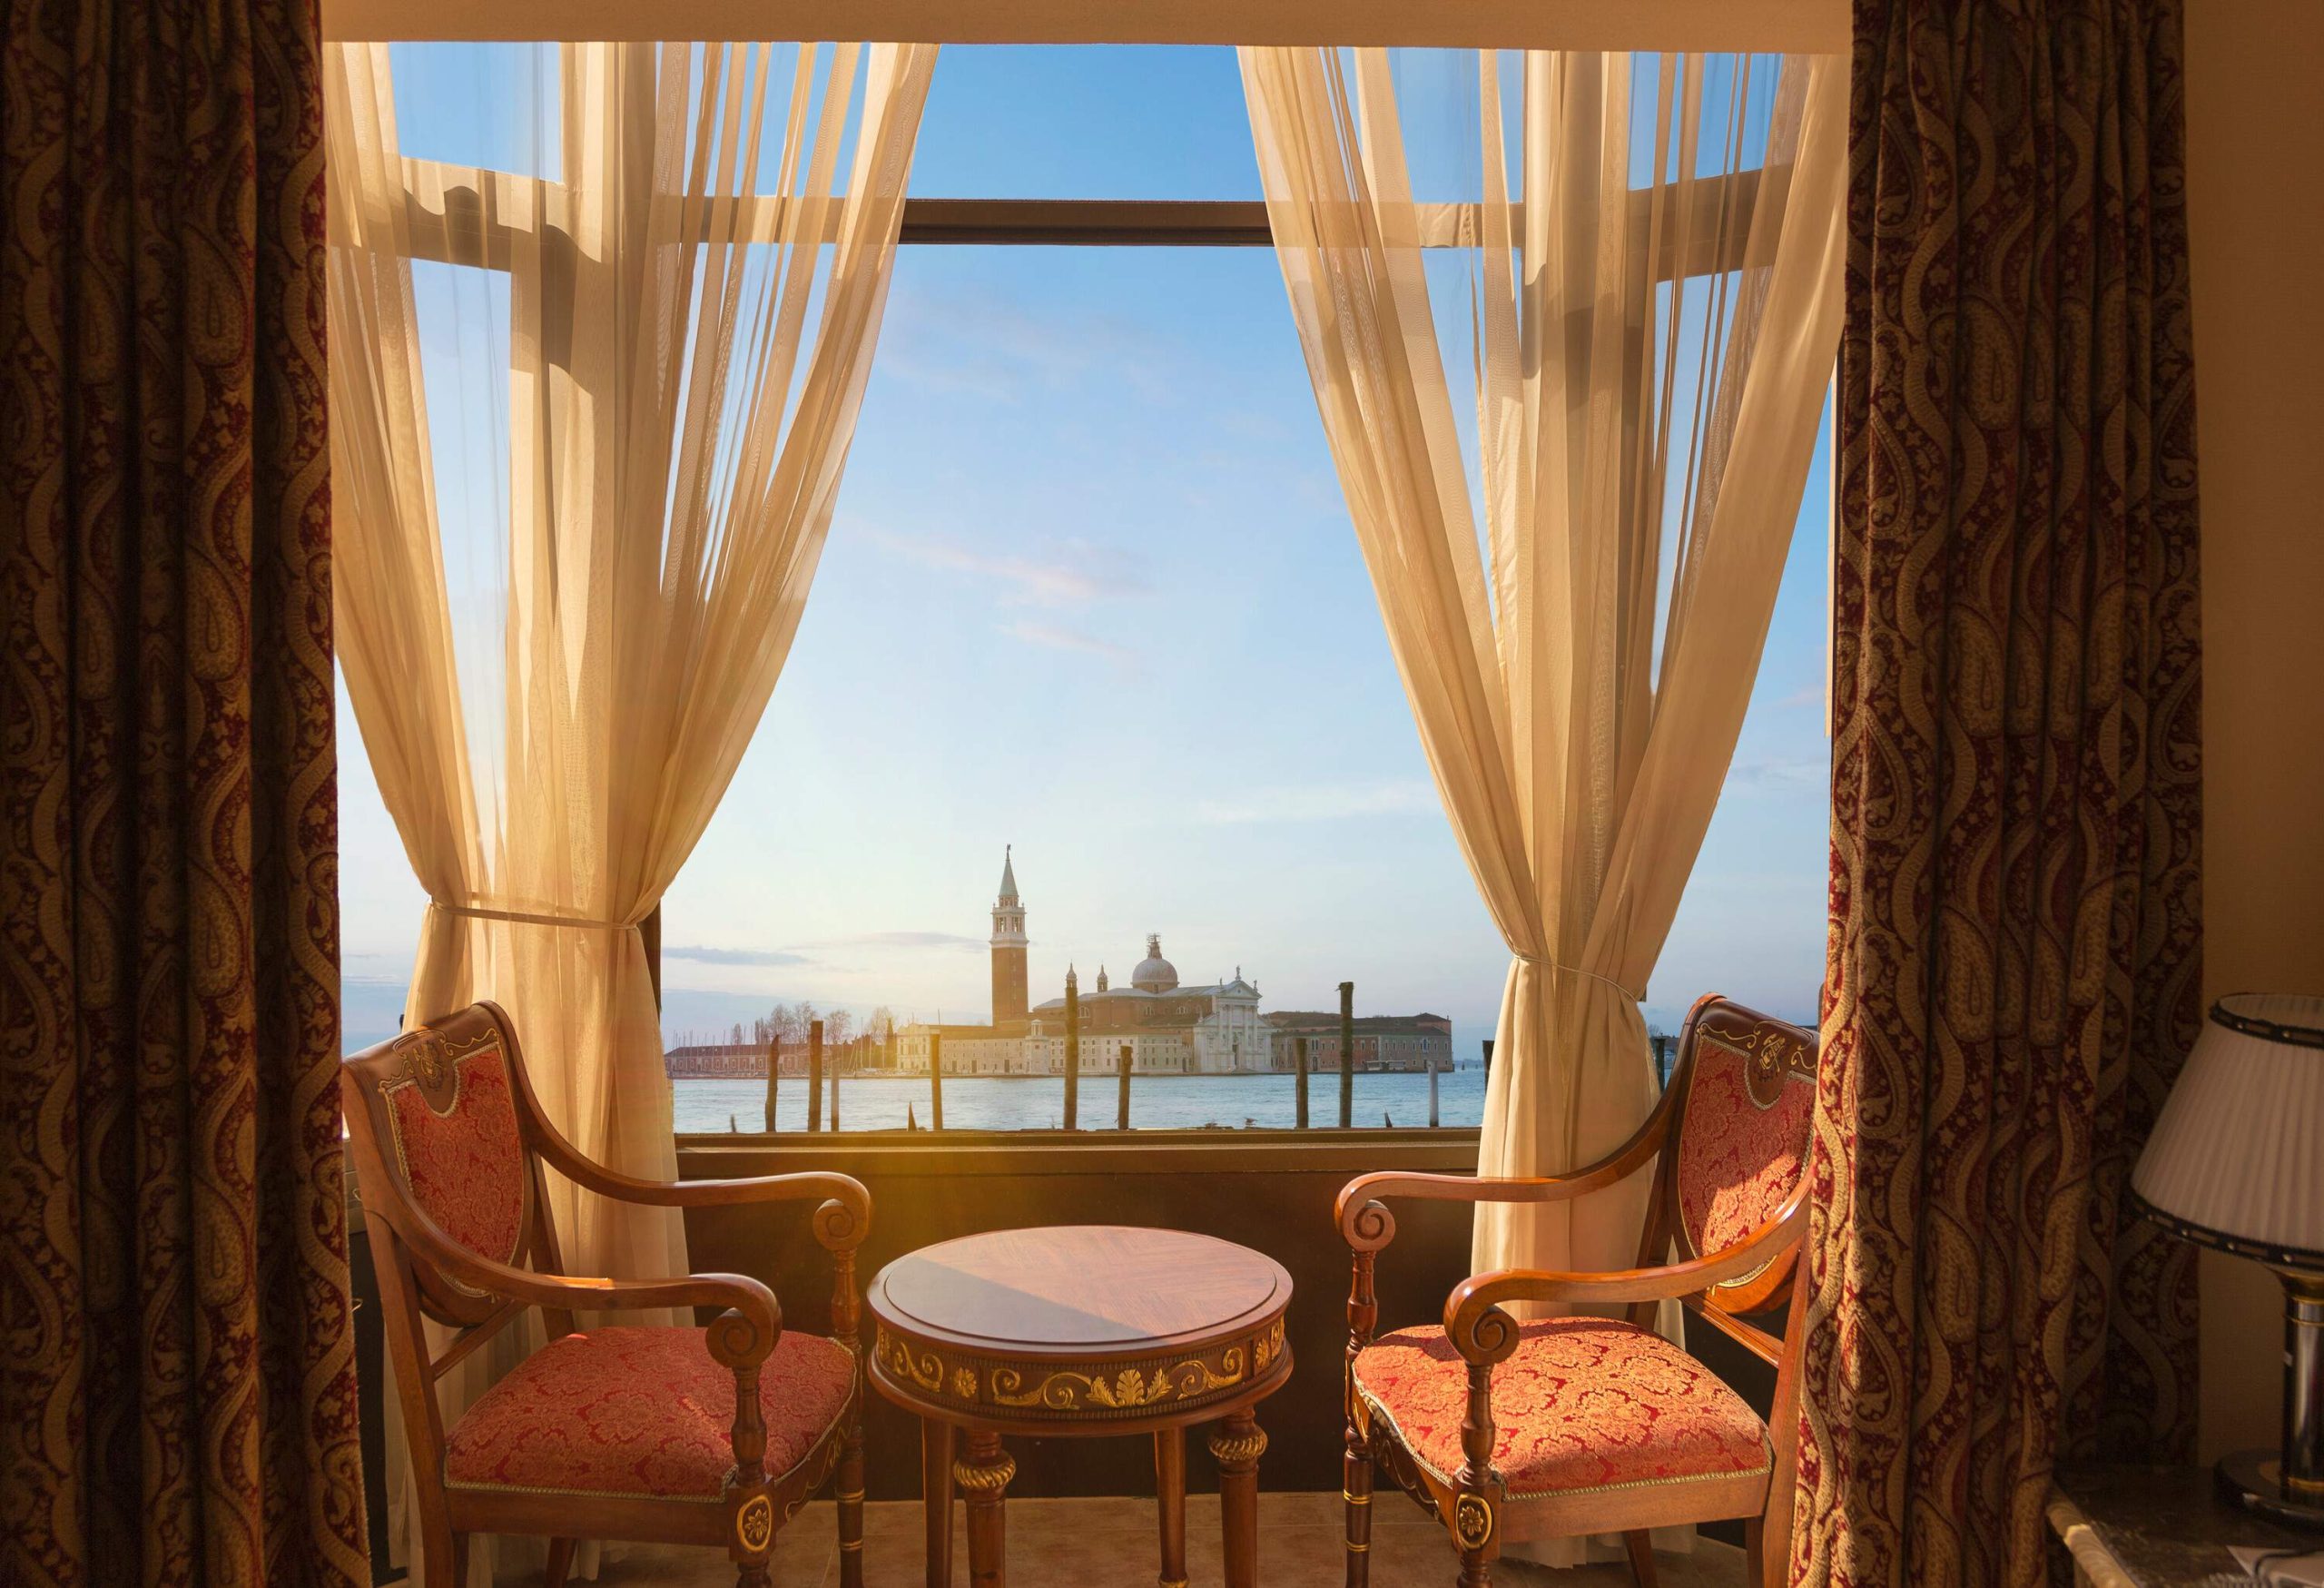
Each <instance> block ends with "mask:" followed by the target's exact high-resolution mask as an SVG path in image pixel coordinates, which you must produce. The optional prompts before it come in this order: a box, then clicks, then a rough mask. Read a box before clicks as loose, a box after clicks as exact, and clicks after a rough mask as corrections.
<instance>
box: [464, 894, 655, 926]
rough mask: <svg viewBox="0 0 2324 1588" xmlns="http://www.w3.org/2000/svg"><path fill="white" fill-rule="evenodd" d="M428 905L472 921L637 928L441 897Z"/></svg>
mask: <svg viewBox="0 0 2324 1588" xmlns="http://www.w3.org/2000/svg"><path fill="white" fill-rule="evenodd" d="M428 908H429V909H430V910H441V911H442V912H444V913H445V914H447V915H458V916H463V917H465V918H467V919H468V920H470V921H513V922H516V923H517V925H519V926H577V927H580V928H581V929H582V930H584V931H587V932H634V931H635V930H636V929H637V922H635V921H591V920H589V919H588V918H587V917H586V916H581V915H535V914H531V913H528V912H526V911H522V910H487V909H484V908H482V907H481V906H479V905H475V904H448V903H446V902H444V901H443V900H441V899H430V900H428Z"/></svg>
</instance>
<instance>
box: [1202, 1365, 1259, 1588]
mask: <svg viewBox="0 0 2324 1588" xmlns="http://www.w3.org/2000/svg"><path fill="white" fill-rule="evenodd" d="M1266 1447H1267V1436H1266V1435H1265V1434H1264V1433H1262V1432H1260V1430H1259V1425H1258V1424H1257V1422H1256V1421H1255V1420H1254V1419H1253V1417H1252V1415H1251V1408H1250V1407H1248V1406H1238V1407H1236V1409H1235V1410H1234V1411H1232V1412H1230V1413H1228V1414H1227V1415H1226V1421H1225V1422H1223V1423H1221V1424H1219V1425H1218V1426H1217V1427H1216V1428H1215V1429H1213V1430H1212V1432H1211V1435H1210V1454H1211V1455H1212V1456H1214V1457H1215V1458H1216V1460H1217V1462H1218V1518H1219V1524H1220V1528H1221V1530H1222V1531H1223V1532H1224V1533H1225V1534H1226V1538H1225V1541H1224V1542H1225V1544H1226V1588H1258V1583H1259V1456H1260V1455H1262V1454H1263V1453H1264V1452H1265V1450H1266Z"/></svg>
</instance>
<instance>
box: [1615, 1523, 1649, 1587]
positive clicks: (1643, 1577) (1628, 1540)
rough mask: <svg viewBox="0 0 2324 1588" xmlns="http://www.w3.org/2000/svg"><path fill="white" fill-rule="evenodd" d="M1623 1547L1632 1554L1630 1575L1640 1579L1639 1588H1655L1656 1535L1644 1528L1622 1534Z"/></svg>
mask: <svg viewBox="0 0 2324 1588" xmlns="http://www.w3.org/2000/svg"><path fill="white" fill-rule="evenodd" d="M1622 1547H1623V1548H1624V1549H1626V1550H1628V1551H1630V1575H1631V1576H1633V1577H1635V1578H1637V1579H1638V1588H1654V1534H1651V1533H1649V1532H1648V1531H1647V1530H1646V1529H1644V1528H1640V1529H1639V1530H1638V1531H1636V1532H1635V1533H1625V1534H1622Z"/></svg>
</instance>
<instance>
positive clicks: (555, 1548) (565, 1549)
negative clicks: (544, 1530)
mask: <svg viewBox="0 0 2324 1588" xmlns="http://www.w3.org/2000/svg"><path fill="white" fill-rule="evenodd" d="M572 1569H573V1541H572V1540H571V1539H569V1538H552V1539H550V1540H549V1541H548V1564H547V1566H545V1567H544V1568H542V1571H541V1585H542V1588H565V1575H566V1573H567V1572H570V1571H571V1570H572Z"/></svg>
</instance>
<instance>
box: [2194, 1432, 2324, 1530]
mask: <svg viewBox="0 0 2324 1588" xmlns="http://www.w3.org/2000/svg"><path fill="white" fill-rule="evenodd" d="M2212 1470H2213V1471H2214V1472H2215V1473H2217V1474H2218V1475H2219V1492H2220V1497H2221V1499H2223V1500H2225V1501H2227V1503H2228V1504H2231V1505H2240V1506H2241V1507H2242V1508H2243V1509H2244V1510H2246V1511H2249V1512H2250V1513H2251V1514H2253V1515H2255V1516H2264V1517H2266V1518H2267V1519H2268V1520H2269V1521H2270V1522H2280V1523H2282V1524H2284V1525H2286V1526H2288V1527H2305V1528H2310V1529H2313V1530H2315V1531H2318V1532H2324V1494H2316V1495H2312V1496H2294V1495H2291V1494H2286V1493H2285V1492H2284V1485H2283V1470H2284V1463H2283V1456H2282V1455H2281V1454H2280V1453H2279V1452H2277V1451H2273V1450H2239V1451H2237V1452H2235V1454H2233V1455H2222V1456H2221V1457H2220V1458H2219V1465H2218V1466H2216V1467H2214V1468H2213V1469H2212Z"/></svg>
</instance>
